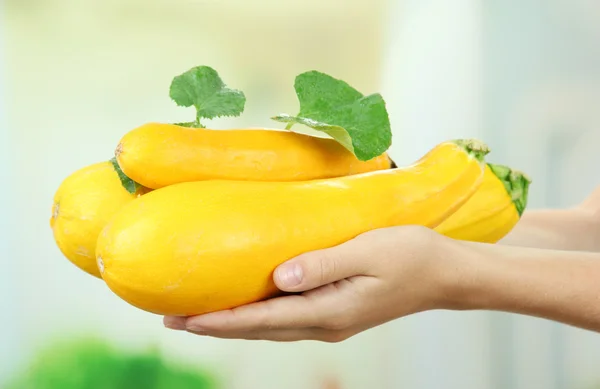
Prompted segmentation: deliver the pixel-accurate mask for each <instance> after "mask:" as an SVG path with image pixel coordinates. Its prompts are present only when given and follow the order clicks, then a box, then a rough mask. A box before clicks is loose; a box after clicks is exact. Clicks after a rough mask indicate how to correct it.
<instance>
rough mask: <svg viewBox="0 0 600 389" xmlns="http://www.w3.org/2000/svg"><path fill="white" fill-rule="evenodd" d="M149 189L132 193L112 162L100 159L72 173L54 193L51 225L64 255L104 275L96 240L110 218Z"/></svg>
mask: <svg viewBox="0 0 600 389" xmlns="http://www.w3.org/2000/svg"><path fill="white" fill-rule="evenodd" d="M145 191H146V189H145V188H140V189H139V191H138V192H136V193H133V194H132V193H129V192H128V191H127V190H126V189H125V188H124V187H123V185H122V184H121V180H120V178H119V175H118V173H117V171H116V170H115V168H114V166H113V164H112V163H111V162H110V161H105V162H99V163H95V164H92V165H89V166H86V167H84V168H82V169H79V170H77V171H76V172H74V173H72V174H71V175H69V176H68V177H67V178H66V179H65V180H64V181H63V182H62V183H61V184H60V186H59V187H58V190H57V191H56V194H55V195H54V204H53V205H52V216H51V218H50V226H51V227H52V232H53V236H54V240H55V242H56V244H57V245H58V247H59V249H60V250H61V252H62V253H63V255H64V256H65V257H67V258H68V259H69V260H70V261H71V262H72V263H73V264H74V265H76V266H77V267H78V268H80V269H81V270H83V271H85V272H86V273H89V274H91V275H93V276H95V277H98V278H101V277H100V273H99V271H98V267H97V265H96V255H95V254H96V241H97V240H98V234H99V233H100V231H101V230H102V228H103V227H104V226H105V225H106V223H107V222H108V220H109V219H110V218H111V217H112V216H113V215H114V214H115V213H116V212H117V211H118V210H119V209H120V208H121V207H122V206H123V205H125V204H127V203H128V202H130V201H132V200H133V199H135V198H136V197H138V196H139V195H140V194H142V193H144V192H145Z"/></svg>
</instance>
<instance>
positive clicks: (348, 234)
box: [51, 123, 530, 315]
mask: <svg viewBox="0 0 600 389" xmlns="http://www.w3.org/2000/svg"><path fill="white" fill-rule="evenodd" d="M488 152H489V150H488V148H487V146H486V145H485V144H483V143H481V142H479V141H476V140H453V141H447V142H443V143H440V144H438V145H435V147H433V148H432V149H431V150H430V151H429V152H428V153H427V154H425V155H424V156H423V157H422V158H421V159H419V160H418V161H415V163H414V164H412V165H410V166H405V167H397V166H396V165H395V164H394V163H393V162H392V160H391V159H390V157H389V156H388V155H387V154H385V153H384V154H382V155H380V156H378V157H376V158H373V159H371V160H369V161H359V160H358V159H357V158H356V157H355V156H354V155H353V154H352V153H350V152H349V151H348V150H347V149H345V148H344V147H342V146H341V145H340V144H339V143H338V142H336V141H334V140H332V139H327V138H318V137H313V136H308V135H303V134H299V133H294V132H290V131H280V130H272V129H239V130H237V129H232V130H210V129H203V128H193V129H191V128H187V127H183V126H179V125H173V124H160V123H149V124H146V125H143V126H141V127H139V128H136V129H134V130H132V131H130V132H129V133H127V134H126V135H125V136H124V137H123V138H122V139H121V141H120V143H119V144H118V146H117V148H116V153H115V154H116V156H115V157H116V158H115V159H114V160H113V161H107V162H100V163H97V164H94V165H91V166H88V167H86V168H84V169H81V170H79V171H77V172H75V173H73V174H72V175H71V176H69V177H68V178H67V179H66V180H65V181H64V182H63V183H62V184H61V186H60V187H59V189H58V191H57V193H56V195H55V198H54V205H53V209H52V217H51V225H52V229H53V233H54V237H55V240H56V242H57V245H58V246H59V247H60V249H61V251H62V252H63V254H64V255H65V256H66V257H67V258H68V259H69V260H70V261H71V262H73V263H74V264H75V265H76V266H78V267H79V268H81V269H82V270H84V271H86V272H88V273H90V274H92V275H94V276H96V277H99V278H102V279H103V280H104V281H105V282H106V284H107V285H108V287H109V288H110V289H111V290H112V291H113V292H114V293H116V294H117V295H118V296H120V297H121V298H122V299H124V300H125V301H127V302H129V303H130V304H132V305H134V306H136V307H138V308H141V309H143V310H146V311H149V312H153V313H156V314H166V315H194V314H201V313H206V312H211V311H215V310H220V309H226V308H231V307H235V306H239V305H243V304H246V303H250V302H254V301H258V300H262V299H265V298H269V297H272V296H275V295H277V294H278V290H277V288H276V287H275V285H274V283H273V281H272V272H273V270H274V269H275V268H276V267H277V266H278V265H279V264H281V263H283V262H285V261H286V260H288V259H291V258H293V257H295V256H297V255H299V254H302V253H305V252H309V251H312V250H318V249H323V248H327V247H331V246H334V245H337V244H340V243H343V242H345V241H347V240H349V239H351V238H353V237H355V236H357V235H359V234H361V233H364V232H367V231H370V230H374V229H378V228H385V227H390V226H400V225H414V224H417V225H422V226H426V227H429V228H431V229H435V230H436V231H438V232H439V233H441V234H444V235H446V236H448V237H451V238H454V239H462V240H470V241H478V242H486V243H494V242H497V241H498V240H500V239H501V238H502V237H504V236H505V235H506V234H507V233H508V232H510V230H511V229H512V228H513V227H514V226H515V224H516V223H517V222H518V220H519V218H520V216H521V214H522V213H523V210H524V209H525V207H526V203H527V190H528V186H529V183H530V181H529V179H528V178H527V177H526V176H525V175H524V174H521V173H519V172H516V171H513V170H511V169H510V168H508V167H506V166H501V165H493V164H489V163H487V162H486V155H487V154H488ZM123 177H126V178H128V179H131V180H132V181H134V182H136V183H137V184H139V185H138V186H136V189H135V190H129V191H128V190H126V189H125V186H124V185H123Z"/></svg>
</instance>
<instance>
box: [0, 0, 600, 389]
mask: <svg viewBox="0 0 600 389" xmlns="http://www.w3.org/2000/svg"><path fill="white" fill-rule="evenodd" d="M196 65H209V66H212V67H214V68H216V69H217V70H218V71H219V73H220V74H221V75H222V77H223V79H224V81H225V82H226V83H227V84H229V85H230V86H232V87H234V88H239V89H242V90H243V91H244V92H245V93H246V96H247V105H246V110H245V113H244V114H243V116H242V117H240V118H235V119H220V120H214V121H212V122H211V123H210V125H211V126H212V127H214V128H230V127H234V126H240V127H244V126H253V127H254V126H267V127H277V128H281V126H280V125H279V124H278V123H275V122H272V121H271V120H270V119H269V117H270V116H271V115H273V114H277V113H280V112H288V113H295V111H296V109H297V101H296V96H295V94H294V90H293V79H294V77H295V75H297V74H298V73H300V72H303V71H306V70H309V69H316V70H320V71H323V72H326V73H329V74H331V75H334V76H335V77H338V78H342V79H343V80H345V81H347V82H349V83H350V84H351V85H353V86H355V87H356V88H357V89H359V90H360V91H362V92H363V93H365V94H366V93H372V92H381V93H382V94H383V96H384V98H385V99H386V102H387V105H388V110H389V112H390V116H391V122H392V127H393V131H394V140H393V142H394V143H393V146H392V148H391V154H392V156H393V157H394V159H396V162H398V163H399V164H404V163H410V162H412V161H414V160H415V159H417V158H418V157H420V156H421V155H422V154H424V153H425V152H426V151H427V150H429V149H430V148H431V147H433V145H434V144H435V143H437V142H440V141H443V140H446V139H449V138H455V137H461V138H465V137H478V138H481V139H483V140H484V141H485V142H486V143H488V144H489V145H490V147H491V148H492V154H490V160H493V161H494V162H499V163H504V164H509V165H511V166H513V167H516V168H519V169H521V170H524V171H525V172H527V173H528V174H529V175H530V176H531V177H532V178H533V180H534V182H533V185H532V188H531V194H530V196H531V197H530V207H531V208H541V207H565V206H570V205H572V204H575V203H577V202H579V201H581V200H582V199H583V198H584V197H585V196H586V195H587V194H588V193H589V192H590V191H591V190H592V189H593V188H594V186H596V185H598V184H600V173H599V169H598V166H600V153H599V152H598V150H597V149H598V145H600V2H598V1H597V0H546V1H536V0H520V1H484V0H454V1H442V0H370V1H365V0H287V1H277V0H253V1H248V0H150V1H149V0H3V1H2V0H0V177H1V180H0V182H1V183H2V184H1V185H2V190H1V191H0V204H2V212H1V217H0V237H1V238H0V250H1V251H0V261H1V263H2V266H1V268H0V312H1V313H0V316H1V318H2V320H0V387H2V385H3V384H4V383H7V382H9V381H14V380H15V379H17V380H19V379H22V380H25V381H19V382H21V383H17V384H14V382H13V384H14V385H13V386H12V388H18V389H48V388H52V389H54V388H56V389H59V388H60V389H72V388H73V389H74V388H78V387H80V388H96V386H93V385H92V384H90V383H89V382H91V381H93V382H96V383H97V382H99V380H100V378H96V377H104V378H105V379H108V378H106V377H107V376H110V375H111V374H113V375H115V374H117V373H116V372H120V373H118V374H121V375H122V376H128V377H129V378H131V380H132V381H130V383H129V384H127V385H126V386H118V387H117V386H116V384H114V383H113V384H110V385H114V386H110V385H109V384H106V385H105V386H98V388H100V387H101V388H103V389H106V388H121V387H123V388H124V387H127V388H139V389H146V388H159V387H160V388H169V389H184V388H199V389H202V388H205V387H206V388H208V387H210V388H215V389H216V388H223V389H225V388H227V389H259V388H260V389H281V388H286V389H326V388H327V389H334V388H335V389H362V388H367V387H368V388H378V389H379V388H381V389H387V388H421V389H440V388H446V389H449V388H457V389H458V388H461V389H500V388H502V389H504V388H507V389H508V388H510V389H533V388H544V389H566V388H569V389H579V388H581V389H590V388H600V369H598V366H599V365H600V337H598V335H597V334H592V333H590V332H586V331H583V330H578V329H574V328H570V327H567V326H563V325H559V324H555V323H551V322H547V321H544V320H541V319H535V318H526V317H520V316H518V315H509V314H503V313H497V312H461V313H457V312H446V311H441V312H429V313H425V314H419V315H415V316H412V317H408V318H404V319H402V320H398V321H397V322H394V323H389V324H387V325H384V326H381V327H379V328H376V329H374V330H371V331H368V332H366V333H364V334H360V335H357V336H355V337H353V338H351V339H349V340H348V341H346V342H343V343H339V344H319V343H315V342H301V343H290V344H287V343H285V344H275V343H267V342H245V341H237V340H216V339H207V338H202V337H193V336H191V335H189V334H185V333H183V334H182V333H177V332H174V331H169V330H166V329H164V328H163V327H162V322H161V318H160V317H158V316H154V315H151V314H148V313H145V312H142V311H139V310H137V309H134V308H132V307H131V306H129V305H128V304H126V303H125V302H123V301H122V300H120V299H119V298H117V297H116V296H115V295H113V294H112V293H110V292H109V291H108V289H107V288H106V287H105V286H104V285H103V284H102V282H101V281H99V280H96V279H93V278H92V277H90V276H88V275H87V274H84V273H83V272H81V271H80V270H78V269H77V268H75V267H74V266H73V265H71V264H70V263H69V262H68V261H67V260H66V259H64V258H63V257H62V255H61V254H60V252H59V250H58V248H57V247H56V245H55V243H54V241H53V238H52V233H51V230H50V227H49V218H50V212H51V205H52V197H53V195H54V192H55V190H56V189H57V188H58V186H59V185H60V183H61V181H62V179H63V178H64V177H66V176H67V175H69V174H70V173H71V172H73V171H74V170H77V169H79V168H80V167H83V166H85V165H88V164H91V163H94V162H97V161H102V160H107V159H109V158H110V157H111V156H112V153H113V150H114V148H115V145H116V144H117V143H118V140H119V138H120V137H121V136H122V135H123V134H124V133H125V132H126V131H128V130H130V129H132V128H134V127H137V126H139V125H141V124H143V123H145V122H149V121H165V122H176V121H186V120H188V119H189V118H191V116H190V115H193V113H192V111H190V110H188V109H184V108H179V107H176V106H175V104H174V103H172V102H171V101H170V99H169V97H168V88H169V84H170V81H171V79H172V77H173V76H175V75H177V74H180V73H182V72H183V71H185V70H187V69H189V68H191V67H193V66H196ZM90 337H91V338H93V339H95V340H93V341H87V340H85V339H88V338H90ZM79 339H81V341H80V340H79ZM56 342H58V343H56ZM64 342H68V344H65V343H64ZM80 342H83V343H80ZM89 342H91V343H89ZM90 353H91V354H90ZM138 354H139V355H138ZM90 355H92V357H90ZM94 355H96V356H94ZM86 358H87V359H86ZM136 358H137V359H136ZM140 360H143V361H145V362H140ZM85 361H96V362H89V363H87V364H86V362H85ZM115 361H116V362H115ZM163 365H164V366H167V365H168V366H171V367H169V369H171V370H169V371H170V372H171V373H169V374H172V377H171V375H169V374H167V373H164V374H163V375H161V377H162V378H160V380H161V385H163V386H160V385H159V384H156V383H150V381H143V378H144V377H146V379H149V378H148V377H150V376H151V375H152V374H155V375H156V374H158V373H156V372H157V371H159V370H160V369H167V367H161V366H163ZM115 366H117V367H115ZM118 366H120V367H118ZM132 366H133V367H132ZM136 366H137V367H136ZM140 366H141V367H140ZM53 369H54V370H53ZM61 369H62V370H61ZM186 369H187V370H186ZM160 371H162V370H160ZM149 372H154V373H149ZM86 374H87V376H86ZM161 374H162V373H161ZM194 374H195V375H196V376H194ZM18 376H20V377H21V378H18ZM50 376H52V377H54V378H53V379H55V381H52V379H50V378H47V379H46V378H44V377H50ZM66 376H68V377H70V381H69V382H70V383H65V381H64V379H65V377H66ZM184 376H185V377H188V378H189V380H188V381H185V379H188V378H185V379H184V378H181V377H184ZM192 376H194V377H195V378H194V377H192ZM24 377H25V378H24ZM36 377H38V378H36ZM40 377H41V378H40ZM56 377H58V378H56ZM61 377H62V378H61ZM73 377H75V378H73ZM85 377H88V378H85ZM90 377H94V378H90ZM132 377H133V378H132ZM165 377H167V378H165ZM168 377H171V378H168ZM173 377H175V378H173ZM190 377H192V378H190ZM27 379H29V381H27ZM60 379H63V381H60ZM86 379H88V381H89V382H88V383H85V384H82V382H86V381H85V380H86ZM136 379H137V381H136ZM36 380H37V381H36ZM57 380H58V381H57ZM78 380H79V381H78ZM157 380H158V378H157ZM194 380H196V381H194ZM50 382H55V384H50ZM107 382H108V381H107ZM52 385H54V386H52ZM69 385H70V386H69ZM186 385H187V386H186Z"/></svg>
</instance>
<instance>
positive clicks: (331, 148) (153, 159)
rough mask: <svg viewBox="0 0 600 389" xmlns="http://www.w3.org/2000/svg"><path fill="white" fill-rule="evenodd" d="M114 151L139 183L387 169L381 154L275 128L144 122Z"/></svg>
mask: <svg viewBox="0 0 600 389" xmlns="http://www.w3.org/2000/svg"><path fill="white" fill-rule="evenodd" d="M115 156H116V158H117V161H118V163H119V166H120V167H121V169H122V170H123V172H124V173H125V174H126V175H127V176H128V177H130V178H131V179H133V180H134V181H136V182H138V183H140V184H141V185H143V186H145V187H148V188H152V189H158V188H162V187H165V186H169V185H173V184H177V183H182V182H191V181H203V180H209V179H222V180H244V181H245V180H248V181H306V180H314V179H323V178H335V177H341V176H347V175H353V174H360V173H365V172H369V171H376V170H383V169H389V168H390V167H391V166H392V161H391V160H390V158H389V157H388V156H387V154H382V155H380V156H378V157H375V158H373V159H371V160H369V161H360V160H358V159H357V158H356V157H355V156H354V155H353V154H352V153H350V152H349V151H348V150H346V149H345V148H344V147H343V146H341V145H340V144H339V143H338V142H337V141H335V140H332V139H325V138H318V137H314V136H309V135H303V134H298V133H295V132H291V131H282V130H274V129H230V130H212V129H205V128H187V127H182V126H178V125H174V124H164V123H147V124H144V125H142V126H140V127H138V128H136V129H133V130H131V131H130V132H128V133H127V134H125V136H123V138H122V139H121V141H120V143H119V145H118V146H117V148H116V151H115Z"/></svg>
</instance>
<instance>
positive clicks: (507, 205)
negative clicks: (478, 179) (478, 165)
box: [435, 164, 531, 243]
mask: <svg viewBox="0 0 600 389" xmlns="http://www.w3.org/2000/svg"><path fill="white" fill-rule="evenodd" d="M530 183H531V180H530V179H529V177H527V176H526V175H525V174H523V173H521V172H518V171H515V170H512V169H511V168H509V167H508V166H503V165H496V164H487V165H486V168H485V174H484V179H483V183H482V184H481V186H480V187H479V189H478V190H477V192H475V194H474V195H473V197H471V198H470V199H469V201H467V202H466V203H465V204H464V205H463V206H462V207H460V208H459V209H458V211H456V212H455V213H454V214H452V215H451V216H450V217H448V218H447V219H446V220H444V222H442V223H441V224H440V225H439V226H437V227H436V229H435V230H436V231H437V232H439V233H441V234H443V235H446V236H448V237H450V238H453V239H459V240H468V241H474V242H482V243H496V242H498V241H499V240H500V239H502V238H503V237H504V236H506V235H507V234H508V233H509V232H510V231H511V230H512V229H513V227H514V226H515V225H516V224H517V222H518V221H519V220H520V218H521V215H522V214H523V211H524V210H525V208H526V207H527V195H528V192H529V185H530Z"/></svg>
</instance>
